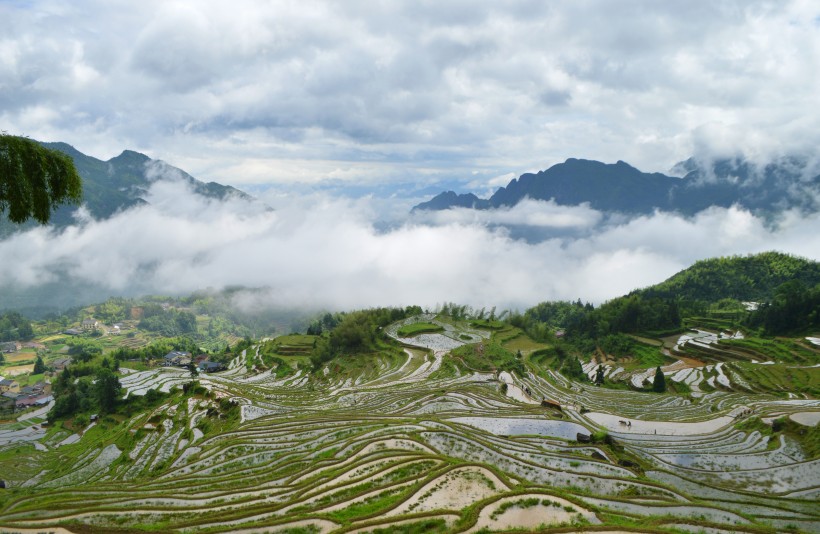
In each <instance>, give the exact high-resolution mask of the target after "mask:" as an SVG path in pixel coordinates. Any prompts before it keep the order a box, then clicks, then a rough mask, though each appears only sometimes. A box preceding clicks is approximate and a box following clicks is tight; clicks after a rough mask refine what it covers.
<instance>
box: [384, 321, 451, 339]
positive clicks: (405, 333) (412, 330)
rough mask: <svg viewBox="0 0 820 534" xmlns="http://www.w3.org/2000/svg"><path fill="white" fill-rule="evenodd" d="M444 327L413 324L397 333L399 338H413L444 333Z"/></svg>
mask: <svg viewBox="0 0 820 534" xmlns="http://www.w3.org/2000/svg"><path fill="white" fill-rule="evenodd" d="M443 331H444V327H442V326H441V325H437V324H433V323H412V324H407V325H404V326H402V327H401V328H399V329H398V331H397V332H396V333H397V334H398V335H399V337H413V336H417V335H419V334H431V333H434V332H443Z"/></svg>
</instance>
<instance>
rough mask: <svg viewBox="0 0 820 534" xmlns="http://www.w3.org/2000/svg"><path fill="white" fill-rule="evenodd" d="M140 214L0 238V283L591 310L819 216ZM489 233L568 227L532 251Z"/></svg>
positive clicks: (818, 249) (786, 242)
mask: <svg viewBox="0 0 820 534" xmlns="http://www.w3.org/2000/svg"><path fill="white" fill-rule="evenodd" d="M149 200H150V202H151V204H150V205H147V206H142V207H139V208H136V209H132V210H129V211H126V212H123V213H120V214H118V215H116V216H114V217H112V218H111V219H108V220H104V221H95V220H91V219H88V218H86V219H85V220H78V223H77V224H76V225H75V226H72V227H70V228H68V229H67V230H65V231H64V232H62V233H57V232H55V231H52V230H49V229H47V228H38V229H35V230H31V231H28V232H25V233H22V234H18V235H16V236H14V237H12V238H9V239H7V240H5V241H2V242H0V257H2V258H4V261H2V262H0V287H16V288H18V289H19V288H22V287H33V286H38V285H41V284H44V283H49V282H51V283H53V282H55V281H58V280H59V281H63V282H65V283H72V282H76V283H80V284H95V285H98V286H101V287H103V288H106V289H108V290H109V292H110V294H112V295H116V294H142V293H170V294H184V293H187V292H190V291H193V290H197V289H203V288H207V287H212V288H221V287H225V286H229V285H243V286H248V287H265V288H267V289H265V290H261V291H260V292H259V294H258V297H259V298H258V299H256V303H255V304H256V305H260V304H262V305H267V306H271V307H283V308H286V307H287V308H290V307H300V308H308V309H318V308H326V309H352V308H359V307H369V306H379V305H408V304H420V305H422V306H435V305H436V304H437V303H441V302H445V301H453V302H459V303H465V304H470V305H473V306H477V307H480V306H492V305H496V306H498V307H500V308H518V309H523V308H526V307H528V306H531V305H533V304H536V303H538V302H540V301H544V300H552V299H572V300H574V299H576V298H581V299H583V300H589V301H592V302H596V303H599V302H602V301H604V300H607V299H610V298H613V297H616V296H619V295H622V294H624V293H626V292H628V291H630V290H632V289H634V288H637V287H643V286H646V285H650V284H653V283H657V282H660V281H662V280H664V279H666V278H667V277H669V276H671V275H672V274H674V273H675V272H677V271H679V270H681V269H683V268H685V267H687V266H689V265H690V264H691V263H693V262H695V261H697V260H698V259H702V258H707V257H713V256H721V255H729V254H747V253H755V252H760V251H765V250H772V249H776V250H780V251H784V252H788V253H792V254H797V255H800V256H805V257H809V258H812V259H820V235H819V234H818V232H817V228H820V216H818V215H817V214H815V215H811V216H804V215H801V214H799V213H797V212H787V213H785V214H784V216H783V217H782V219H781V220H780V221H779V222H778V223H777V224H776V225H775V227H774V228H772V227H770V225H769V226H767V225H766V224H765V223H764V221H763V220H761V219H759V218H757V217H755V216H754V215H752V214H751V213H749V212H748V211H745V210H742V209H737V208H730V209H717V208H715V209H710V210H707V211H704V212H701V213H700V214H698V215H697V216H695V217H693V218H688V219H687V218H683V217H680V216H677V215H674V214H669V213H655V214H653V215H651V216H644V217H639V218H634V219H631V220H623V221H614V220H613V219H612V218H611V217H609V218H606V217H603V216H602V214H600V213H598V212H596V211H595V210H592V209H590V208H589V207H585V206H581V207H574V208H567V207H562V206H556V205H555V204H553V203H549V202H536V201H528V202H527V203H524V204H522V205H519V206H518V207H516V208H512V209H508V210H504V211H496V212H492V211H488V212H482V213H479V214H476V212H470V211H464V212H458V211H456V212H449V213H448V212H445V213H441V214H439V215H437V217H438V219H437V220H426V221H419V220H417V219H414V218H413V217H410V218H408V219H407V220H406V221H404V222H403V223H402V224H399V225H395V226H394V227H393V228H392V229H390V230H386V231H385V230H382V231H380V230H378V229H376V228H375V227H374V224H373V222H374V219H375V218H376V215H375V214H376V213H377V212H378V211H379V209H377V208H380V206H374V202H376V201H374V200H372V199H367V198H365V199H359V200H339V199H330V198H326V197H316V196H314V197H299V198H280V199H279V200H278V201H277V202H276V205H275V206H274V208H275V210H274V211H266V210H264V209H260V208H259V207H253V206H249V204H248V203H246V202H242V201H229V202H217V201H209V200H206V199H203V198H202V197H199V196H197V195H195V194H193V193H191V191H190V190H188V189H187V188H186V186H185V185H184V184H182V183H179V182H169V181H158V182H156V183H155V184H154V186H153V187H152V189H151V192H150V198H149ZM503 224H529V225H535V226H541V227H554V228H556V229H558V230H562V229H565V228H566V227H572V228H580V229H583V230H584V232H583V233H582V234H578V235H571V236H567V235H564V236H562V237H554V238H550V239H546V240H543V241H540V242H537V243H532V242H529V243H528V242H526V241H524V240H520V239H514V238H512V237H511V236H510V233H509V232H508V231H507V230H506V229H505V228H504V227H503V226H497V225H503Z"/></svg>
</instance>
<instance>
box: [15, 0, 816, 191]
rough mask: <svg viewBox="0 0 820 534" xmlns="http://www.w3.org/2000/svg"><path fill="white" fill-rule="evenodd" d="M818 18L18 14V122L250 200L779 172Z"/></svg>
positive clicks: (716, 6)
mask: <svg viewBox="0 0 820 534" xmlns="http://www.w3.org/2000/svg"><path fill="white" fill-rule="evenodd" d="M818 16H820V7H818V5H817V3H816V2H810V1H808V0H791V1H789V2H778V3H771V2H766V1H762V0H761V1H752V2H747V1H740V0H737V1H730V2H696V3H692V2H689V3H658V2H646V1H630V2H618V3H612V2H608V1H583V2H563V3H549V4H544V3H542V2H531V1H527V0H520V1H513V2H505V3H503V4H499V3H497V2H469V3H466V4H464V3H460V2H459V3H452V2H446V3H441V2H418V1H399V2H389V3H385V4H379V5H378V6H375V5H373V3H372V2H342V3H339V2H329V1H321V0H313V1H304V2H298V3H297V2H292V1H289V0H276V1H272V2H261V1H253V0H237V1H235V2H231V3H230V4H225V3H222V2H217V1H215V0H205V1H197V2H190V1H188V2H185V1H173V2H167V1H159V0H153V1H148V2H141V3H133V2H122V1H120V2H100V1H90V2H72V3H65V2H56V1H52V0H36V1H34V2H13V3H8V2H7V3H4V4H2V5H0V35H2V36H3V37H2V38H0V80H2V82H0V110H2V111H0V123H2V125H3V128H4V129H6V130H8V131H11V132H13V133H20V134H25V135H29V136H31V137H34V138H42V139H44V140H55V141H56V140H59V141H65V142H69V143H71V144H74V145H75V146H77V147H78V148H79V149H81V150H83V151H85V152H90V153H92V154H93V155H95V156H98V157H103V158H105V157H109V156H112V155H115V154H118V153H119V152H120V151H121V150H122V149H123V148H131V149H135V150H140V151H143V152H146V153H148V154H149V155H151V156H152V157H154V158H158V159H164V160H166V161H174V162H178V163H183V162H184V163H186V164H187V163H188V162H190V166H186V167H185V168H186V170H187V171H189V172H191V173H192V174H193V175H195V176H197V177H199V178H202V179H205V180H206V181H209V180H215V181H220V182H223V183H230V184H233V185H241V184H243V183H259V181H261V180H265V179H268V180H270V181H293V180H294V179H295V177H296V178H298V179H303V180H306V181H319V180H326V179H332V178H328V169H331V170H332V168H334V167H339V168H340V169H342V170H345V169H349V170H350V172H349V174H348V175H346V176H349V177H351V178H353V177H355V176H357V173H358V172H362V173H363V176H368V177H369V176H370V175H368V174H367V173H368V172H369V171H371V170H372V165H381V166H384V167H393V166H399V167H401V168H402V173H401V174H403V175H405V174H407V173H414V172H415V173H416V174H418V175H419V176H425V175H427V174H426V173H429V172H430V169H434V170H435V171H437V172H442V173H445V174H446V173H450V175H451V176H454V177H459V178H465V179H468V178H469V176H470V175H471V173H472V171H474V170H479V171H481V175H482V176H488V177H492V176H499V175H502V174H504V173H509V172H513V173H515V174H516V175H517V174H520V173H521V172H523V171H526V170H532V169H543V168H546V167H547V166H549V165H550V164H553V163H556V162H559V161H563V160H564V159H566V158H567V157H584V158H594V159H600V160H604V161H609V162H612V161H617V160H619V159H621V160H625V161H628V162H630V163H631V164H633V165H635V166H637V167H639V168H641V169H643V170H647V171H656V170H657V171H663V170H666V169H668V168H669V167H670V166H671V165H672V164H673V163H675V162H676V161H679V160H682V159H685V158H686V157H688V156H690V155H692V154H693V153H697V154H696V155H703V154H700V153H701V152H708V153H712V152H714V151H718V152H720V153H728V152H732V153H734V152H737V151H739V150H742V151H748V152H750V154H751V155H752V156H754V157H755V158H758V157H760V158H766V157H770V156H771V155H772V154H775V155H779V154H783V153H788V152H793V151H806V150H809V151H813V150H815V149H816V146H817V145H818V141H820V137H818V136H819V135H820V134H818V131H817V128H816V127H815V125H816V124H817V123H818V122H819V120H818V119H820V116H818V113H820V111H818V110H820V101H818V96H817V95H820V79H818V77H817V76H815V71H816V65H817V64H818V63H819V62H820V34H818V31H817V29H818V26H817V20H818ZM246 160H247V161H250V162H256V165H246V164H244V162H245V161H246ZM259 162H263V163H264V164H265V165H268V166H269V167H270V168H271V171H272V172H269V173H267V172H263V171H264V169H263V170H260V169H259ZM250 167H252V168H250ZM279 167H281V168H282V169H283V170H285V171H286V172H276V170H277V168H279ZM245 169H249V170H248V174H247V175H246V174H245V172H244V170H245ZM233 170H236V171H237V172H235V173H234V172H230V171H233ZM395 174H396V173H395V172H390V171H389V170H388V171H385V173H384V174H383V177H382V178H381V179H382V180H385V181H389V180H392V179H394V176H395ZM246 180H247V181H246ZM465 181H467V180H465ZM476 189H477V190H479V189H481V188H480V187H476Z"/></svg>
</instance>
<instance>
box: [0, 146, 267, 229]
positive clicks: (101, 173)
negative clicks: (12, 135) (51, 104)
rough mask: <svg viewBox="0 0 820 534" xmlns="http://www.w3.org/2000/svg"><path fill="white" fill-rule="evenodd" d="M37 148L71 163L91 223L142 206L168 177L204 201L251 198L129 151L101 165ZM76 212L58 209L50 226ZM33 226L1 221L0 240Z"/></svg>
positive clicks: (68, 149) (70, 150)
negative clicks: (158, 182) (155, 184)
mask: <svg viewBox="0 0 820 534" xmlns="http://www.w3.org/2000/svg"><path fill="white" fill-rule="evenodd" d="M41 144H42V145H43V146H45V147H47V148H50V149H52V150H58V151H60V152H63V153H65V154H67V155H68V156H70V157H71V159H72V160H74V166H75V167H76V168H77V172H78V173H79V175H80V177H81V178H82V180H83V201H82V205H83V206H84V207H85V209H87V210H88V212H89V213H90V214H91V216H92V217H94V218H95V219H107V218H109V217H111V216H112V215H114V214H115V213H117V212H120V211H123V210H126V209H128V208H132V207H135V206H139V205H142V204H146V203H147V202H148V201H147V200H146V194H147V192H148V190H149V188H150V187H151V184H152V183H153V182H154V181H156V180H158V179H162V178H169V177H170V178H172V179H175V180H182V181H183V182H185V183H187V184H188V185H189V186H190V188H191V190H192V191H193V192H194V193H195V194H197V195H201V196H204V197H207V198H213V199H219V200H224V199H227V198H241V199H244V200H248V201H251V200H253V197H251V196H250V195H248V194H246V193H244V192H242V191H240V190H238V189H236V188H234V187H231V186H227V185H222V184H218V183H216V182H209V183H205V182H201V181H199V180H197V179H196V178H194V177H193V176H191V175H190V174H188V173H186V172H185V171H183V170H181V169H178V168H177V167H173V166H171V165H168V164H167V163H165V162H163V161H160V160H154V159H151V158H149V157H148V156H146V155H145V154H141V153H139V152H134V151H132V150H124V151H123V152H122V153H121V154H120V155H119V156H116V157H113V158H111V159H109V160H108V161H103V160H99V159H97V158H94V157H91V156H88V155H86V154H83V153H82V152H80V151H79V150H77V149H76V148H74V147H73V146H71V145H69V144H67V143H41ZM79 208H80V207H79V206H72V205H63V206H60V207H59V208H58V209H57V210H55V212H54V213H53V215H52V217H51V221H50V224H52V225H53V226H55V227H57V228H61V227H65V226H67V225H69V224H72V223H73V222H74V221H75V215H76V213H77V210H78V209H79ZM36 224H37V223H35V222H29V223H26V224H22V225H16V224H12V223H9V222H8V221H6V220H5V219H2V220H0V237H4V236H7V235H9V234H11V233H13V232H15V231H19V230H25V229H28V228H32V227H34V226H36Z"/></svg>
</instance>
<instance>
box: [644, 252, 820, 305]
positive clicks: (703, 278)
mask: <svg viewBox="0 0 820 534" xmlns="http://www.w3.org/2000/svg"><path fill="white" fill-rule="evenodd" d="M793 280H796V281H800V282H802V283H803V284H805V285H806V286H807V287H814V286H815V285H817V284H818V283H820V263H818V262H816V261H811V260H807V259H804V258H798V257H796V256H790V255H788V254H782V253H779V252H764V253H761V254H756V255H749V256H731V257H724V258H713V259H708V260H702V261H698V262H697V263H695V264H694V265H692V266H691V267H689V268H687V269H685V270H683V271H681V272H679V273H678V274H676V275H674V276H672V277H671V278H669V279H668V280H666V281H665V282H661V283H660V284H657V285H654V286H652V287H649V288H646V289H643V290H640V291H636V293H640V294H641V295H643V296H644V297H649V298H660V299H681V300H683V301H686V302H695V301H703V302H716V301H718V300H720V299H723V298H731V299H735V300H740V301H755V302H763V301H767V300H770V299H772V298H773V297H774V294H775V291H776V289H777V288H778V287H780V286H781V285H783V284H785V283H786V282H789V281H793Z"/></svg>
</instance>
